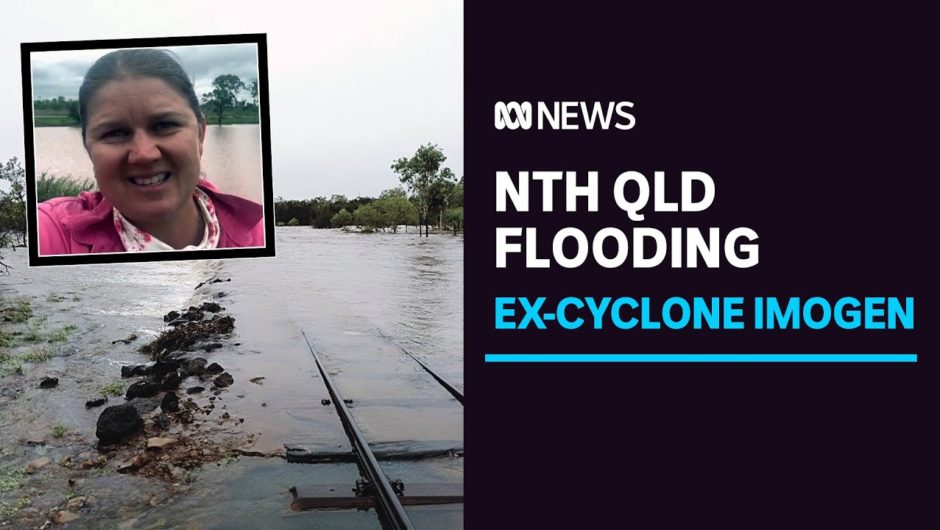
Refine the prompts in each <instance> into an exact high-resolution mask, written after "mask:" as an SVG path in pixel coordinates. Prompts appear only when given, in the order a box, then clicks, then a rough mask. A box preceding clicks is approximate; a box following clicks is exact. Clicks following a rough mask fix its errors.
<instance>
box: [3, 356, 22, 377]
mask: <svg viewBox="0 0 940 530" xmlns="http://www.w3.org/2000/svg"><path fill="white" fill-rule="evenodd" d="M22 373H23V360H22V359H20V358H19V357H9V356H8V357H7V359H6V360H4V361H2V362H0V377H6V376H8V375H10V374H20V375H22Z"/></svg>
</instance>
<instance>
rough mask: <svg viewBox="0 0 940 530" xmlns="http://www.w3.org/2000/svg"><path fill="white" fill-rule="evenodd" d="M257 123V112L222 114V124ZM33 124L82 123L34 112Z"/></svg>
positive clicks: (215, 122) (210, 119)
mask: <svg viewBox="0 0 940 530" xmlns="http://www.w3.org/2000/svg"><path fill="white" fill-rule="evenodd" d="M206 121H207V124H208V125H218V124H219V123H218V120H217V119H216V117H215V116H206ZM257 123H259V120H258V113H257V112H253V113H236V114H232V115H229V114H224V115H223V116H222V125H244V124H257ZM33 125H34V126H35V127H81V126H82V123H81V122H80V121H78V120H76V119H75V118H73V117H71V116H69V115H68V114H66V113H62V114H50V113H44V114H39V113H36V114H35V115H33Z"/></svg>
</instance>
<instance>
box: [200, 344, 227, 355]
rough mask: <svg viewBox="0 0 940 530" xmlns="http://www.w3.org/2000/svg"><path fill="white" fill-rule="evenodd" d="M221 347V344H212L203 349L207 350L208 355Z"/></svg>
mask: <svg viewBox="0 0 940 530" xmlns="http://www.w3.org/2000/svg"><path fill="white" fill-rule="evenodd" d="M221 347H222V343H221V342H210V343H209V344H206V345H205V346H203V347H202V349H203V350H206V353H209V352H211V351H212V350H218V349H219V348H221Z"/></svg>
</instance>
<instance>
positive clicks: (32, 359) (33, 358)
mask: <svg viewBox="0 0 940 530" xmlns="http://www.w3.org/2000/svg"><path fill="white" fill-rule="evenodd" d="M51 358H52V352H50V351H49V350H47V349H45V348H39V349H36V350H30V351H28V352H26V353H24V354H23V355H19V356H17V359H19V360H20V361H22V362H25V363H32V364H39V363H44V362H46V361H48V360H49V359H51Z"/></svg>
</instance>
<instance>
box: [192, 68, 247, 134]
mask: <svg viewBox="0 0 940 530" xmlns="http://www.w3.org/2000/svg"><path fill="white" fill-rule="evenodd" d="M244 88H245V84H244V83H243V82H242V80H241V79H239V77H238V76H237V75H232V74H224V75H220V76H219V77H216V78H215V79H214V80H213V81H212V92H207V93H205V94H203V95H202V104H203V105H204V106H206V107H207V108H208V109H209V110H210V111H211V112H212V113H213V114H215V116H216V123H218V124H219V125H222V113H223V112H225V110H226V109H236V108H238V92H239V91H240V90H242V89H244Z"/></svg>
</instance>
